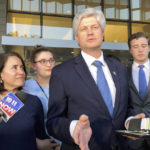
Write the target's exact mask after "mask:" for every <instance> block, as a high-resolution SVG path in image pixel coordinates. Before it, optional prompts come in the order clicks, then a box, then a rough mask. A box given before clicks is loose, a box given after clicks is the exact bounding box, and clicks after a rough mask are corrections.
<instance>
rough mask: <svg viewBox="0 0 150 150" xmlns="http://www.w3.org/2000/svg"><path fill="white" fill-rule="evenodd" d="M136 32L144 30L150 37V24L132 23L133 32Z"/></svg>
mask: <svg viewBox="0 0 150 150" xmlns="http://www.w3.org/2000/svg"><path fill="white" fill-rule="evenodd" d="M136 32H144V33H145V34H146V35H147V36H148V37H149V38H150V25H149V24H138V23H133V24H132V34H133V33H136Z"/></svg>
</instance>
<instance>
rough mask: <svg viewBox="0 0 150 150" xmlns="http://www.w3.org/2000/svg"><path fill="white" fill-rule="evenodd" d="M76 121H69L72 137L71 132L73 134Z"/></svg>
mask: <svg viewBox="0 0 150 150" xmlns="http://www.w3.org/2000/svg"><path fill="white" fill-rule="evenodd" d="M77 122H78V120H73V121H71V123H70V135H71V136H72V137H73V132H74V129H75V127H76V124H77Z"/></svg>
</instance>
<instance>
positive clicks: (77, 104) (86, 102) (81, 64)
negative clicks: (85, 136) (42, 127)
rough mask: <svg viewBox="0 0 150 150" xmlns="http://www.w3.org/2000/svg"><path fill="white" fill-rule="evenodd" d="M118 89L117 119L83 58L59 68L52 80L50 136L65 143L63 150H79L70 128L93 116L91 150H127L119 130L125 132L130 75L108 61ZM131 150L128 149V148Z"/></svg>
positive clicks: (116, 62) (112, 60)
mask: <svg viewBox="0 0 150 150" xmlns="http://www.w3.org/2000/svg"><path fill="white" fill-rule="evenodd" d="M105 61H106V63H107V65H108V67H109V69H110V72H111V75H112V78H113V80H114V83H115V86H116V100H115V108H114V113H113V117H112V118H111V116H110V114H109V111H108V109H107V106H106V105H105V103H104V101H103V98H102V96H101V94H100V92H99V90H98V88H97V85H96V83H95V81H94V79H93V77H92V75H91V73H90V71H89V69H88V67H87V65H86V63H85V61H84V59H83V57H82V56H81V54H80V55H79V56H77V57H75V58H73V59H71V60H69V61H67V62H65V63H63V64H61V65H58V66H56V67H55V68H54V69H53V71H52V75H51V80H50V102H49V111H48V121H47V128H48V132H49V134H50V135H52V136H54V137H55V138H57V139H59V140H61V141H62V142H63V143H62V150H75V149H76V148H77V146H76V145H75V144H74V142H73V139H72V138H71V135H70V131H69V127H70V123H71V121H72V120H78V119H79V117H80V115H81V114H86V115H88V116H89V120H90V124H91V127H92V131H93V134H92V137H91V140H90V143H89V146H90V150H109V149H111V147H114V146H118V147H120V149H121V148H122V149H123V147H124V145H123V141H124V139H123V138H122V137H119V136H117V135H116V134H115V130H118V129H123V128H124V121H125V118H126V113H127V106H128V84H127V71H126V68H125V66H124V65H123V64H121V63H120V62H118V61H116V60H114V59H110V58H105ZM124 149H125V150H127V149H126V148H124Z"/></svg>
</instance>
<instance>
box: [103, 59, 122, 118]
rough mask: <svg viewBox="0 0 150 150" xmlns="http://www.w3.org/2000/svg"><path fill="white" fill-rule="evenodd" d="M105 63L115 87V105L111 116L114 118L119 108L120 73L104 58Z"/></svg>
mask: <svg viewBox="0 0 150 150" xmlns="http://www.w3.org/2000/svg"><path fill="white" fill-rule="evenodd" d="M105 61H106V63H107V65H108V68H109V70H110V73H111V75H112V78H113V81H114V84H115V87H116V98H115V105H114V112H113V116H115V114H116V113H117V110H118V107H119V102H120V101H119V100H120V84H121V80H120V73H119V71H118V69H117V67H116V66H115V65H114V64H113V63H112V62H110V61H109V59H107V58H106V57H105Z"/></svg>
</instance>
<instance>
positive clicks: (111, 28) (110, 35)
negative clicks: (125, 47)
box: [104, 21, 128, 42]
mask: <svg viewBox="0 0 150 150" xmlns="http://www.w3.org/2000/svg"><path fill="white" fill-rule="evenodd" d="M104 40H105V41H106V42H127V41H128V24H127V23H122V22H110V21H107V24H106V29H105V34H104Z"/></svg>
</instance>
